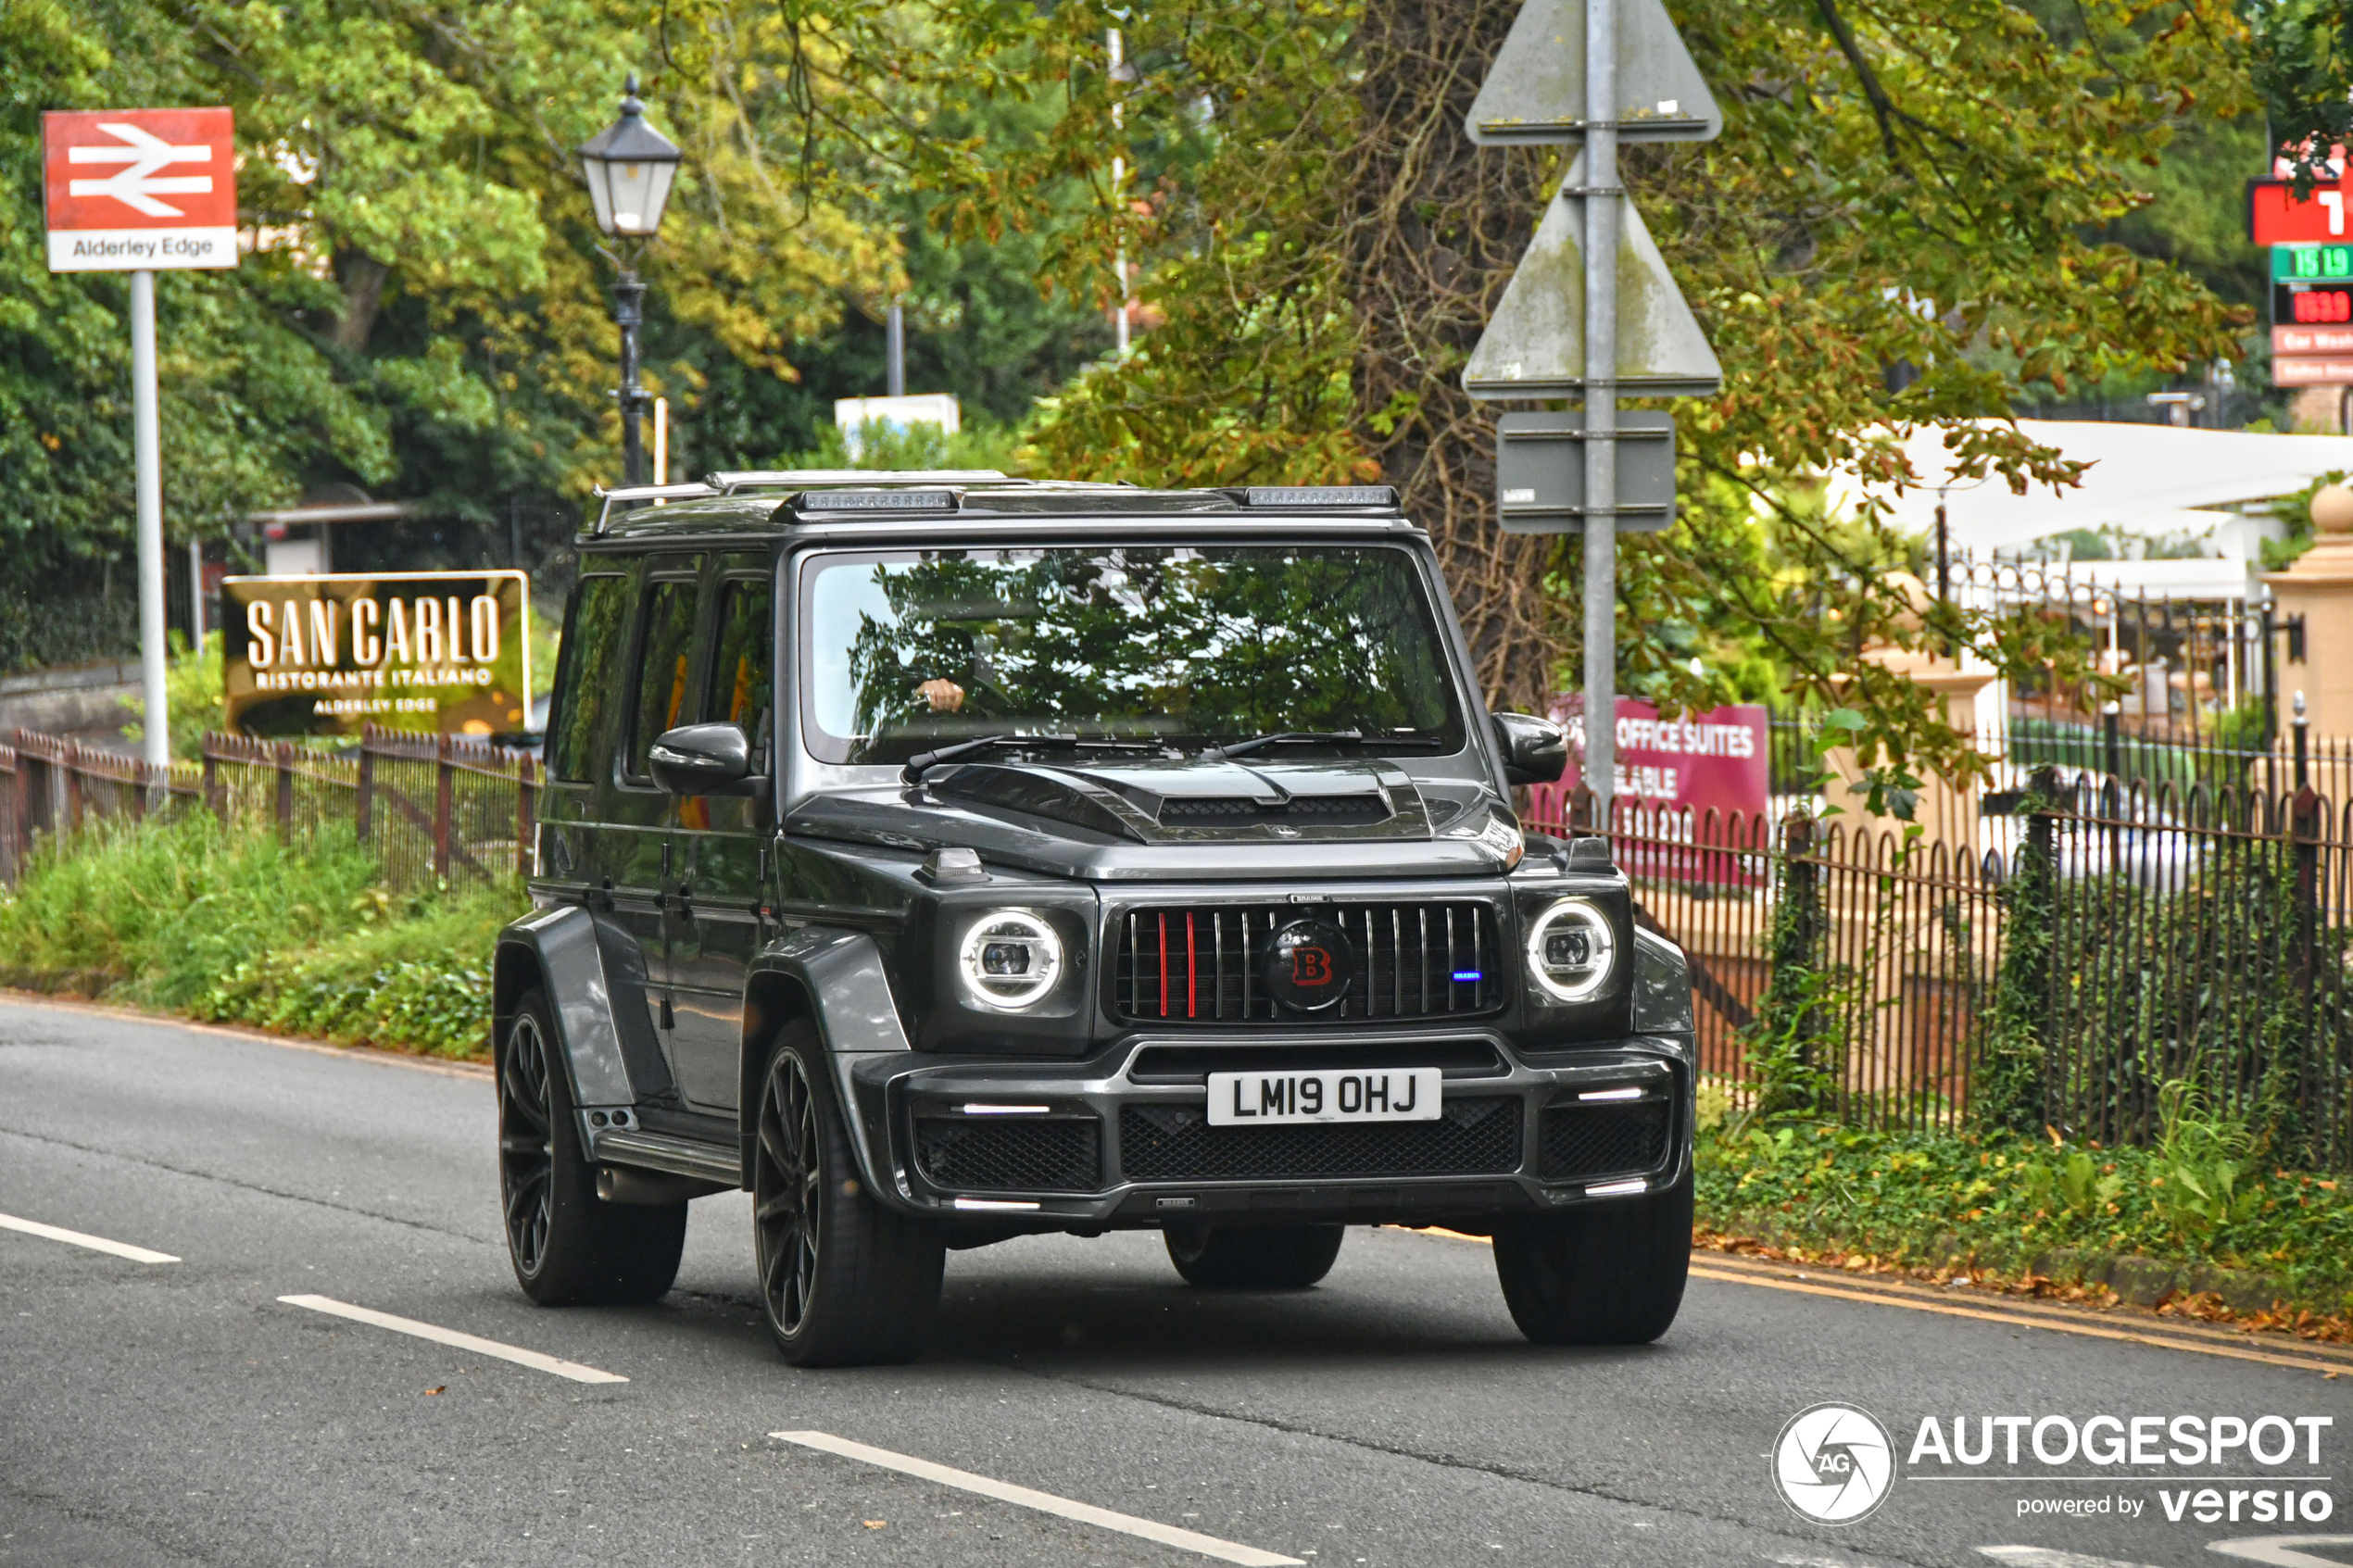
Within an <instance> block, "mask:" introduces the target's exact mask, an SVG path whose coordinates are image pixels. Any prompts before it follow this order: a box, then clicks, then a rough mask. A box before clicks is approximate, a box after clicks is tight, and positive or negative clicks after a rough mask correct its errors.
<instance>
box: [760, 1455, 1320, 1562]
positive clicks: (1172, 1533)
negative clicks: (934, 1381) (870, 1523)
mask: <svg viewBox="0 0 2353 1568" xmlns="http://www.w3.org/2000/svg"><path fill="white" fill-rule="evenodd" d="M768 1436H771V1437H774V1438H776V1439H778V1440H779V1441H781V1442H786V1443H798V1444H799V1445H800V1446H801V1447H802V1448H804V1449H817V1450H818V1451H820V1452H821V1453H829V1454H835V1455H838V1456H839V1457H840V1458H843V1459H854V1460H858V1461H862V1462H863V1463H866V1464H871V1465H875V1466H876V1467H877V1468H879V1469H883V1470H896V1471H897V1472H899V1473H900V1474H901V1475H912V1476H915V1477H917V1478H918V1479H920V1480H925V1481H934V1482H937V1483H938V1484H939V1485H940V1486H954V1487H957V1488H958V1489H960V1490H962V1491H967V1492H977V1493H979V1494H980V1495H981V1496H982V1497H985V1498H995V1499H997V1500H998V1501H999V1502H1009V1503H1014V1504H1017V1505H1018V1506H1020V1507H1023V1508H1034V1509H1036V1510H1037V1511H1038V1512H1040V1513H1051V1514H1055V1515H1058V1516H1059V1517H1061V1518H1063V1519H1075V1520H1076V1521H1078V1523H1080V1524H1098V1525H1101V1527H1102V1528H1104V1529H1106V1530H1117V1531H1119V1532H1121V1533H1122V1534H1124V1535H1129V1536H1137V1537H1141V1538H1142V1539H1144V1540H1148V1541H1157V1542H1159V1543H1160V1544H1161V1545H1162V1546H1173V1547H1176V1548H1178V1549H1181V1550H1184V1551H1197V1552H1199V1553H1201V1555H1202V1556H1203V1557H1214V1558H1215V1559H1217V1561H1218V1562H1239V1563H1241V1564H1242V1565H1243V1568H1306V1563H1305V1560H1304V1559H1302V1558H1297V1557H1284V1556H1281V1555H1279V1554H1277V1553H1276V1552H1271V1551H1261V1550H1259V1549H1257V1548H1256V1547H1251V1546H1241V1545H1238V1544H1237V1543H1235V1542H1233V1541H1221V1540H1219V1539H1218V1538H1217V1537H1214V1536H1204V1535H1201V1534H1198V1533H1197V1532H1195V1531H1192V1530H1179V1529H1177V1528H1176V1526H1175V1525H1173V1524H1159V1523H1157V1522H1155V1521H1153V1520H1150V1519H1139V1518H1137V1517H1136V1516H1135V1515H1134V1514H1132V1513H1114V1512H1112V1511H1111V1510H1110V1509H1107V1508H1097V1507H1096V1506H1094V1504H1092V1503H1084V1502H1073V1501H1071V1500H1070V1499H1068V1498H1058V1497H1056V1496H1054V1495H1053V1494H1052V1493H1051V1492H1037V1491H1032V1490H1030V1488H1028V1487H1027V1486H1013V1484H1012V1483H1010V1482H1006V1481H992V1480H990V1479H989V1478H988V1476H986V1475H975V1474H973V1473H972V1472H971V1471H969V1470H952V1469H950V1468H949V1467H948V1466H947V1465H944V1464H934V1463H933V1462H932V1461H929V1460H927V1459H914V1458H911V1457H910V1456H908V1455H906V1454H895V1453H892V1452H891V1451H890V1450H889V1449H875V1448H869V1447H868V1446H867V1445H865V1444H864V1443H853V1442H851V1441H850V1440H849V1438H847V1437H837V1436H834V1435H833V1434H832V1433H830V1432H771V1433H770V1434H768Z"/></svg>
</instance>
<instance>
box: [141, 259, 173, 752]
mask: <svg viewBox="0 0 2353 1568" xmlns="http://www.w3.org/2000/svg"><path fill="white" fill-rule="evenodd" d="M131 444H132V448H133V451H134V457H135V461H136V465H137V469H138V472H137V475H136V480H135V485H136V492H137V495H138V504H139V692H140V696H141V697H142V698H143V699H144V700H145V704H146V717H145V721H144V725H143V727H144V728H145V731H146V740H145V753H146V759H147V760H148V761H149V762H150V763H152V764H154V765H155V766H157V767H162V766H164V765H165V764H166V763H169V762H170V760H171V709H170V700H169V698H168V697H167V696H166V693H165V687H164V679H163V676H164V662H163V621H164V615H163V436H162V427H161V420H160V419H159V417H158V415H157V411H156V275H155V273H154V272H152V271H150V270H148V269H146V268H145V267H142V268H140V269H138V270H135V271H133V272H132V274H131Z"/></svg>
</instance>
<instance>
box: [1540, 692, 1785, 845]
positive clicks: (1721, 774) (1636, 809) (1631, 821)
mask: <svg viewBox="0 0 2353 1568" xmlns="http://www.w3.org/2000/svg"><path fill="white" fill-rule="evenodd" d="M1553 718H1554V720H1556V721H1559V722H1560V723H1562V724H1564V725H1567V728H1568V755H1569V757H1570V759H1571V760H1570V762H1569V764H1568V770H1567V771H1566V772H1564V773H1563V774H1562V775H1561V781H1560V783H1559V784H1541V785H1538V786H1537V787H1535V788H1533V789H1531V790H1529V804H1530V808H1531V809H1530V811H1529V820H1530V821H1531V822H1565V821H1567V800H1568V793H1569V791H1571V790H1573V789H1575V788H1576V787H1577V785H1578V783H1579V778H1580V776H1581V771H1580V769H1579V766H1578V763H1577V761H1576V759H1578V758H1580V757H1582V756H1583V755H1584V752H1585V716H1584V698H1583V697H1582V696H1565V697H1563V698H1561V699H1560V700H1559V701H1558V702H1556V703H1554V705H1553ZM1767 746H1768V717H1767V714H1766V711H1765V709H1764V706H1763V705H1762V704H1759V703H1753V702H1743V703H1734V704H1731V705H1730V706H1727V707H1724V708H1715V709H1709V710H1708V711H1706V712H1705V713H1686V714H1684V715H1683V716H1682V717H1681V718H1680V719H1661V718H1660V717H1659V716H1658V709H1657V708H1656V707H1655V705H1653V704H1651V703H1647V702H1642V701H1639V700H1637V699H1636V698H1633V697H1625V696H1622V697H1619V698H1618V699H1617V806H1616V808H1615V810H1614V815H1615V816H1616V818H1617V826H1618V846H1617V855H1618V864H1619V865H1621V866H1623V867H1625V868H1626V869H1627V870H1629V871H1631V872H1635V873H1636V874H1637V875H1647V876H1666V877H1674V878H1679V879H1682V880H1689V881H1704V882H1711V883H1718V884H1745V883H1748V882H1751V881H1753V880H1755V873H1756V871H1757V868H1756V866H1755V865H1754V864H1751V863H1749V862H1748V861H1747V860H1746V859H1743V857H1740V856H1738V855H1729V854H1725V853H1722V852H1720V849H1719V848H1718V847H1722V846H1727V845H1731V846H1740V847H1761V844H1762V833H1763V829H1764V820H1765V819H1766V815H1767V813H1768V811H1769V810H1770V809H1771V808H1772V771H1771V765H1770V762H1771V759H1770V755H1769V753H1768V749H1767ZM1629 813H1630V815H1629Z"/></svg>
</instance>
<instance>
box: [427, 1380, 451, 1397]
mask: <svg viewBox="0 0 2353 1568" xmlns="http://www.w3.org/2000/svg"><path fill="white" fill-rule="evenodd" d="M448 1386H449V1385H447V1383H445V1384H443V1385H442V1386H441V1387H439V1388H428V1389H426V1390H425V1392H426V1393H428V1394H438V1393H441V1392H443V1391H444V1390H446V1389H447V1387H448Z"/></svg>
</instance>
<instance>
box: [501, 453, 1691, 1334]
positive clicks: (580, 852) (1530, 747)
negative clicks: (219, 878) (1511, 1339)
mask: <svg viewBox="0 0 2353 1568" xmlns="http://www.w3.org/2000/svg"><path fill="white" fill-rule="evenodd" d="M656 502H660V503H661V504H660V505H655V504H654V503H656ZM579 545H580V550H581V563H582V564H581V569H580V571H581V575H580V583H579V586H578V588H577V590H576V591H575V592H574V593H573V597H572V603H571V606H570V608H569V609H568V610H567V612H566V615H565V623H564V633H563V653H562V659H561V665H560V671H559V673H558V676H557V690H556V697H555V703H554V708H553V710H552V712H551V715H550V718H549V721H548V732H547V785H546V788H545V789H544V791H543V792H542V795H541V800H542V807H541V810H540V815H539V822H538V841H537V845H536V866H537V872H536V875H535V878H534V880H533V884H532V894H533V902H534V904H535V913H534V914H532V915H531V916H530V917H529V918H527V919H524V920H521V921H518V922H515V923H514V924H513V925H511V926H510V927H508V928H507V930H506V931H505V932H504V933H503V934H502V935H501V936H500V938H499V944H498V951H497V1007H496V1011H497V1024H496V1029H497V1034H496V1036H495V1038H496V1046H497V1068H498V1085H499V1115H500V1129H499V1160H500V1168H501V1173H502V1180H503V1184H504V1189H505V1204H506V1222H507V1236H508V1241H509V1244H510V1249H511V1251H512V1253H513V1260H514V1267H515V1273H516V1276H517V1277H518V1278H519V1279H520V1280H521V1281H522V1287H523V1289H524V1290H525V1291H526V1292H527V1293H528V1294H529V1295H530V1296H531V1297H532V1298H534V1299H535V1300H538V1301H541V1302H545V1303H549V1304H555V1303H561V1302H579V1301H616V1300H642V1299H647V1298H652V1297H655V1296H658V1295H660V1294H661V1293H662V1292H663V1291H665V1290H667V1289H668V1288H669V1287H670V1285H671V1282H672V1280H673V1276H674V1275H675V1273H676V1271H677V1267H678V1258H679V1249H680V1246H681V1244H682V1242H683V1239H684V1237H685V1234H686V1205H687V1203H688V1202H689V1201H690V1200H691V1199H693V1198H698V1197H701V1196H704V1195H707V1194H711V1193H716V1192H720V1191H723V1190H726V1189H730V1188H746V1189H749V1191H750V1192H751V1194H752V1195H753V1198H754V1219H753V1236H752V1243H753V1248H754V1253H755V1258H756V1263H757V1268H758V1274H759V1282H760V1289H759V1297H760V1300H761V1306H762V1309H763V1311H765V1313H766V1317H767V1322H768V1326H769V1328H770V1330H771V1331H772V1332H773V1333H774V1336H775V1338H776V1341H777V1343H778V1344H779V1345H780V1346H781V1347H782V1348H783V1349H784V1352H785V1354H786V1357H787V1358H788V1359H789V1360H791V1361H795V1362H799V1363H802V1364H812V1365H813V1364H820V1363H844V1362H861V1361H898V1360H905V1359H907V1358H909V1357H911V1356H912V1355H914V1354H915V1353H917V1351H918V1350H919V1349H920V1348H921V1346H922V1343H923V1338H924V1335H925V1330H926V1328H927V1326H928V1324H929V1323H930V1320H931V1317H932V1315H933V1312H934V1311H935V1308H936V1306H937V1301H938V1298H939V1289H940V1273H941V1261H942V1258H943V1255H944V1253H945V1251H946V1249H948V1248H963V1247H977V1246H983V1245H986V1244H988V1243H991V1242H996V1241H1002V1240H1005V1239H1007V1238H1010V1237H1013V1236H1023V1235H1027V1234H1030V1233H1034V1232H1045V1231H1061V1232H1067V1233H1070V1234H1073V1235H1077V1236H1099V1235H1101V1234H1102V1233H1103V1232H1105V1231H1108V1230H1114V1229H1154V1230H1158V1231H1160V1232H1162V1233H1163V1235H1164V1237H1165V1239H1166V1243H1167V1247H1168V1254H1169V1258H1170V1261H1172V1262H1173V1263H1174V1265H1175V1266H1176V1270H1177V1272H1178V1273H1180V1274H1182V1275H1183V1276H1184V1277H1185V1278H1186V1279H1187V1280H1189V1281H1190V1282H1191V1283H1192V1284H1194V1285H1196V1286H1203V1287H1227V1288H1244V1289H1269V1288H1286V1287H1290V1288H1295V1287H1301V1286H1309V1285H1313V1284H1314V1283H1315V1281H1317V1280H1318V1279H1320V1278H1322V1277H1323V1275H1324V1273H1325V1272H1326V1271H1327V1270H1328V1269H1329V1268H1330V1267H1331V1265H1332V1261H1333V1259H1334V1257H1335V1256H1336V1254H1337V1253H1338V1251H1339V1248H1340V1238H1341V1236H1342V1227H1343V1226H1344V1225H1347V1224H1352V1223H1353V1224H1384V1223H1387V1224H1409V1225H1428V1224H1441V1225H1445V1226H1448V1227H1451V1228H1452V1229H1454V1230H1457V1231H1467V1232H1474V1233H1477V1234H1480V1235H1486V1236H1492V1237H1493V1238H1494V1242H1495V1263H1496V1269H1497V1272H1498V1273H1499V1274H1500V1275H1501V1276H1502V1281H1503V1287H1504V1298H1505V1300H1506V1302H1507V1303H1508V1304H1509V1306H1510V1309H1511V1311H1512V1315H1513V1316H1514V1318H1515V1319H1516V1320H1517V1322H1518V1323H1519V1325H1520V1327H1521V1328H1522V1329H1523V1330H1524V1331H1525V1332H1526V1333H1527V1334H1528V1335H1529V1336H1530V1337H1532V1338H1535V1339H1539V1340H1544V1341H1551V1342H1555V1343H1602V1342H1629V1341H1637V1340H1646V1339H1650V1338H1654V1337H1655V1336H1657V1335H1659V1334H1660V1333H1662V1332H1664V1331H1665V1329H1666V1328H1667V1324H1668V1323H1670V1322H1672V1321H1673V1319H1674V1316H1675V1312H1676V1309H1677V1307H1678V1305H1679V1304H1680V1300H1681V1297H1682V1290H1683V1279H1684V1272H1685V1266H1686V1263H1687V1261H1688V1258H1689V1251H1690V1241H1691V1219H1692V1168H1691V1138H1692V1079H1693V1071H1694V1066H1695V1062H1694V1058H1693V1051H1692V1008H1691V987H1690V982H1689V978H1688V975H1687V971H1686V968H1685V964H1684V960H1683V957H1682V954H1681V953H1680V951H1679V950H1678V949H1676V948H1675V947H1672V946H1671V945H1670V944H1668V943H1667V942H1664V941H1662V940H1660V939H1658V938H1657V937H1655V936H1654V935H1650V934H1648V933H1644V932H1638V931H1637V930H1636V929H1635V928H1634V923H1633V919H1632V904H1631V899H1630V897H1629V893H1628V888H1627V883H1626V879H1625V878H1624V877H1623V876H1622V875H1620V874H1619V872H1617V870H1616V869H1615V868H1614V867H1613V866H1612V864H1611V862H1610V855H1609V849H1608V847H1607V843H1606V841H1605V840H1603V839H1599V838H1579V839H1575V840H1568V841H1564V840H1560V839H1554V838H1550V837H1544V836H1541V835H1537V834H1523V833H1522V832H1521V831H1520V828H1519V824H1518V822H1517V821H1516V819H1515V817H1514V816H1513V813H1512V808H1511V805H1510V794H1509V791H1510V789H1511V787H1512V786H1513V785H1514V784H1529V783H1537V782H1544V781H1549V780H1552V779H1554V778H1557V777H1558V776H1559V774H1560V771H1561V769H1562V766H1563V764H1564V761H1565V758H1566V753H1565V746H1564V741H1563V737H1562V734H1561V732H1560V731H1559V730H1558V729H1557V728H1556V727H1554V725H1552V724H1551V723H1549V722H1547V721H1542V720H1539V719H1533V718H1528V717H1524V716H1520V715H1515V714H1496V715H1490V714H1489V713H1488V712H1487V711H1486V709H1484V707H1483V706H1482V704H1481V702H1480V699H1479V694H1478V687H1477V686H1476V685H1475V684H1473V682H1472V680H1471V674H1470V662H1469V658H1468V654H1467V651H1466V648H1465V646H1464V644H1463V639H1462V635H1461V633H1460V631H1459V630H1458V628H1457V626H1456V624H1455V621H1454V618H1453V614H1452V612H1451V609H1450V608H1449V605H1448V600H1447V596H1446V592H1445V588H1444V584H1443V583H1442V582H1441V578H1440V575H1439V567H1438V562H1437V559H1436V558H1435V557H1434V556H1433V555H1432V553H1431V550H1430V545H1429V540H1428V536H1427V535H1426V534H1424V533H1422V532H1421V531H1420V530H1419V529H1417V528H1416V527H1415V526H1414V525H1413V524H1412V523H1411V522H1410V521H1407V520H1406V519H1405V518H1404V517H1403V516H1401V515H1400V513H1399V511H1398V508H1397V504H1396V497H1395V495H1394V494H1393V493H1392V492H1391V491H1390V490H1388V489H1387V488H1384V487H1340V488H1325V489H1257V490H1201V491H1158V492H1155V491H1145V490H1137V489H1133V488H1129V487H1126V486H1114V485H1094V484H1076V483H1026V482H1022V481H1015V480H1008V479H1004V478H1002V477H1000V476H999V475H996V474H985V473H929V474H874V473H830V474H812V473H789V474H717V475H713V476H712V477H711V480H710V482H709V483H703V484H694V485H674V486H670V487H667V488H664V489H658V490H657V489H642V490H629V491H619V492H615V493H613V494H612V495H609V496H608V497H606V499H605V502H604V505H603V508H602V515H601V516H600V517H599V518H598V522H597V525H596V526H595V528H594V529H593V530H592V531H591V532H589V533H585V534H584V535H583V537H582V538H581V539H580V541H579Z"/></svg>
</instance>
